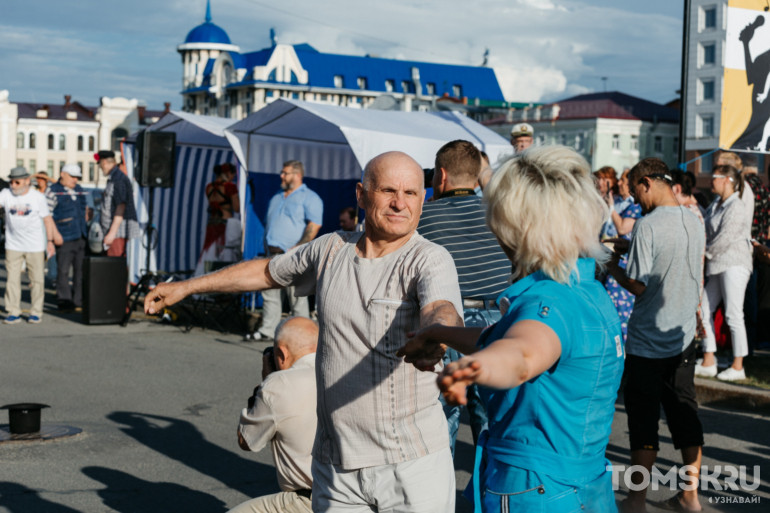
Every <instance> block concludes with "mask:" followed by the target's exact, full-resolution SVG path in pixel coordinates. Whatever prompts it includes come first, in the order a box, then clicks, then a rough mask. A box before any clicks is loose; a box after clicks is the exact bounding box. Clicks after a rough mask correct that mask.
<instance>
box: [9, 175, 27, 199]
mask: <svg viewBox="0 0 770 513" xmlns="http://www.w3.org/2000/svg"><path fill="white" fill-rule="evenodd" d="M30 183H31V181H30V178H29V177H27V178H13V179H12V180H11V193H12V194H13V195H14V196H23V195H24V194H27V191H28V190H29V184H30Z"/></svg>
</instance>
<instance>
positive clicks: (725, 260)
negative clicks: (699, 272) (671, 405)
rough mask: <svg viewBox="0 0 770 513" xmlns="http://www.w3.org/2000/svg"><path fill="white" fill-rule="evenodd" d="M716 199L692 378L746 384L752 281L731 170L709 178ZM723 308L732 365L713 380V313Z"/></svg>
mask: <svg viewBox="0 0 770 513" xmlns="http://www.w3.org/2000/svg"><path fill="white" fill-rule="evenodd" d="M711 187H712V190H713V191H714V192H715V193H716V194H717V198H716V199H715V200H714V202H713V203H712V204H711V205H710V206H709V208H708V210H707V211H706V219H705V221H706V288H705V293H704V294H703V298H702V302H701V306H702V307H703V311H704V312H709V313H710V314H711V315H709V318H708V322H706V323H705V326H704V327H705V329H706V338H705V340H704V345H703V351H704V354H703V361H702V362H700V363H699V364H698V365H696V367H695V374H696V375H697V376H706V377H713V376H716V377H717V379H720V380H723V381H737V380H741V379H746V373H745V372H744V370H743V357H744V356H746V355H747V354H748V352H749V344H748V339H747V337H746V325H745V324H744V322H743V298H744V295H745V293H746V284H747V283H748V281H749V277H750V276H751V269H752V247H751V236H750V233H749V229H748V226H749V225H748V223H747V221H746V216H747V213H746V207H745V206H744V204H743V202H742V201H741V193H742V192H743V178H742V177H741V174H740V172H739V171H738V170H737V169H736V168H734V167H733V166H729V165H723V166H716V167H715V168H714V171H713V173H712V176H711ZM720 301H724V304H725V321H726V322H727V325H728V326H729V327H730V335H731V337H732V344H733V363H732V365H731V366H730V367H728V368H727V369H726V370H724V371H722V372H720V373H719V374H717V365H716V359H715V358H714V352H715V351H716V338H715V336H714V321H713V317H712V316H713V314H714V311H715V310H716V309H717V306H719V302H720Z"/></svg>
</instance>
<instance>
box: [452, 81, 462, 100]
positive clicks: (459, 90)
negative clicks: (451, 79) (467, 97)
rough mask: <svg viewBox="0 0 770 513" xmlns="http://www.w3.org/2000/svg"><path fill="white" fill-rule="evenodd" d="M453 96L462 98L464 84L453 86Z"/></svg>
mask: <svg viewBox="0 0 770 513" xmlns="http://www.w3.org/2000/svg"><path fill="white" fill-rule="evenodd" d="M452 96H454V97H455V98H462V96H463V86H461V85H460V84H455V85H453V86H452Z"/></svg>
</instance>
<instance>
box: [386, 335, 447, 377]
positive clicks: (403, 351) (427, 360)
mask: <svg viewBox="0 0 770 513" xmlns="http://www.w3.org/2000/svg"><path fill="white" fill-rule="evenodd" d="M440 327H441V325H440V324H433V325H431V326H428V327H426V328H423V329H421V330H419V331H417V332H412V333H407V334H406V336H407V338H408V340H407V342H406V345H405V346H404V347H402V348H400V349H399V350H398V351H396V356H403V357H404V361H405V362H406V363H411V364H413V365H414V366H415V367H417V368H418V369H419V370H421V371H432V370H433V368H434V367H435V366H436V364H437V363H438V362H440V361H441V359H442V358H443V357H444V353H445V352H446V346H445V345H444V344H442V343H441V342H440V341H439V339H438V338H437V336H436V335H437V330H438V328H440Z"/></svg>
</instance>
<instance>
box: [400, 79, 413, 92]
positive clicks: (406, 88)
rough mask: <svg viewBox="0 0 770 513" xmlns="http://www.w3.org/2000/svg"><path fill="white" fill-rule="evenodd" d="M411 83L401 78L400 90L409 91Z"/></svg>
mask: <svg viewBox="0 0 770 513" xmlns="http://www.w3.org/2000/svg"><path fill="white" fill-rule="evenodd" d="M411 86H412V84H411V82H409V81H408V80H402V81H401V90H402V91H403V92H405V93H411V92H412V91H411V89H412V87H411Z"/></svg>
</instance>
